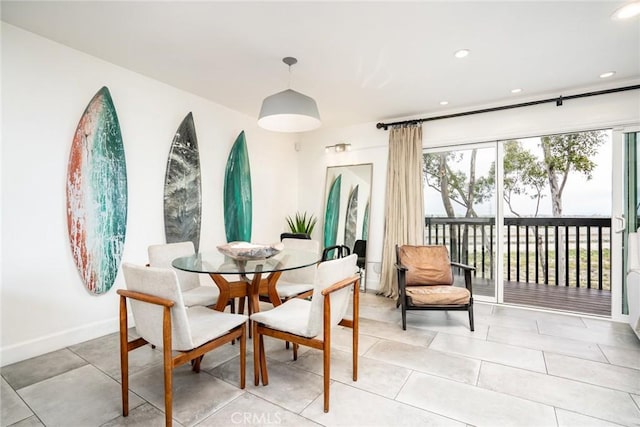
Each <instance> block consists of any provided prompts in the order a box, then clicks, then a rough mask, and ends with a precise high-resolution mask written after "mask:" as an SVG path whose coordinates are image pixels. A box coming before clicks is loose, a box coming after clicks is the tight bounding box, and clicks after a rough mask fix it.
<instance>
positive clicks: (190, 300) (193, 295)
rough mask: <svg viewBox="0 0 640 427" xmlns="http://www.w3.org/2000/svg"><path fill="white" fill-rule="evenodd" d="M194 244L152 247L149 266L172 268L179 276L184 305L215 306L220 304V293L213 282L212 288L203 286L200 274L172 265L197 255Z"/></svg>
mask: <svg viewBox="0 0 640 427" xmlns="http://www.w3.org/2000/svg"><path fill="white" fill-rule="evenodd" d="M195 253H196V251H195V248H194V246H193V242H191V241H188V242H178V243H166V244H161V245H151V246H149V248H148V255H149V265H150V266H151V267H160V268H171V269H173V270H174V271H175V272H176V274H177V276H178V282H179V283H180V288H181V289H182V296H183V299H184V304H185V305H186V306H187V307H193V306H196V305H204V306H213V305H215V304H216V303H217V302H218V297H219V295H220V291H219V290H218V287H217V286H216V285H215V284H214V283H213V281H211V280H210V279H209V281H211V285H210V286H207V285H205V286H203V285H202V284H201V283H200V276H201V275H200V274H197V273H190V272H188V271H182V270H178V269H176V268H173V266H172V265H171V263H172V262H173V260H174V259H176V258H180V257H185V256H190V255H193V254H195Z"/></svg>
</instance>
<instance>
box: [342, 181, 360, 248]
mask: <svg viewBox="0 0 640 427" xmlns="http://www.w3.org/2000/svg"><path fill="white" fill-rule="evenodd" d="M358 187H359V185H356V186H355V187H354V188H353V190H351V192H350V193H349V199H348V201H347V212H346V214H345V221H344V245H345V246H347V247H348V248H349V249H353V245H354V244H355V243H356V232H357V231H358V230H357V228H358Z"/></svg>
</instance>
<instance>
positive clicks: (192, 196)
mask: <svg viewBox="0 0 640 427" xmlns="http://www.w3.org/2000/svg"><path fill="white" fill-rule="evenodd" d="M201 219H202V189H201V179H200V155H199V153H198V138H197V137H196V128H195V125H194V123H193V114H191V113H189V114H187V116H186V117H185V118H184V120H183V121H182V123H181V124H180V127H178V130H177V131H176V135H175V136H174V138H173V142H172V143H171V149H170V151H169V158H168V160H167V171H166V174H165V177H164V234H165V239H166V240H167V243H175V242H186V241H189V240H190V241H192V242H193V246H194V247H195V249H196V252H198V246H199V244H200V224H201Z"/></svg>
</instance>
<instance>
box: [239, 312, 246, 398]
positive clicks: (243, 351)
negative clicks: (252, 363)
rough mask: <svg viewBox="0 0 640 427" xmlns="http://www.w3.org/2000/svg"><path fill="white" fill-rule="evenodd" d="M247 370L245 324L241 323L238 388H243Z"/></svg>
mask: <svg viewBox="0 0 640 427" xmlns="http://www.w3.org/2000/svg"><path fill="white" fill-rule="evenodd" d="M246 371H247V324H246V323H243V324H242V333H241V334H240V388H241V389H244V387H245V382H246V379H245V377H246Z"/></svg>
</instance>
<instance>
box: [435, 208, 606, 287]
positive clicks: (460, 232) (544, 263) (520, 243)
mask: <svg viewBox="0 0 640 427" xmlns="http://www.w3.org/2000/svg"><path fill="white" fill-rule="evenodd" d="M425 226H426V227H425V243H427V244H441V245H442V244H443V245H447V246H448V247H449V252H450V254H451V258H452V260H455V261H459V262H463V263H466V264H470V265H473V266H474V267H476V272H475V274H476V277H481V278H484V279H489V280H491V281H492V280H493V275H494V271H495V268H494V267H495V253H496V230H495V219H494V218H433V217H431V218H429V217H427V218H425ZM502 232H503V234H504V242H505V255H504V266H505V277H504V280H506V281H514V282H519V283H536V284H545V285H556V286H568V287H577V288H580V287H585V288H588V289H592V288H593V289H599V290H610V289H611V275H610V272H611V267H610V265H611V244H610V243H611V218H585V217H562V218H505V219H504V228H503V231H502Z"/></svg>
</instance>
